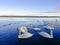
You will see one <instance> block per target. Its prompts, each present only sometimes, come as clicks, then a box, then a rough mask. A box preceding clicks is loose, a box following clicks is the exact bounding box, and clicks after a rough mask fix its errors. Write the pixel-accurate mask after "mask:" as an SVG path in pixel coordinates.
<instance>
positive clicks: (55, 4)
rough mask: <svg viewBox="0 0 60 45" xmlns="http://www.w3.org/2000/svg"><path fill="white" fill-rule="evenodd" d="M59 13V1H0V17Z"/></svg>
mask: <svg viewBox="0 0 60 45" xmlns="http://www.w3.org/2000/svg"><path fill="white" fill-rule="evenodd" d="M50 12H51V13H53V12H54V13H60V0H0V15H27V14H35V13H50Z"/></svg>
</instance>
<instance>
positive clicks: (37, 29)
mask: <svg viewBox="0 0 60 45" xmlns="http://www.w3.org/2000/svg"><path fill="white" fill-rule="evenodd" d="M32 29H34V30H36V31H39V30H41V29H40V28H32Z"/></svg>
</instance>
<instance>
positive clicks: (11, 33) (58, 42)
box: [0, 21, 60, 45]
mask: <svg viewBox="0 0 60 45" xmlns="http://www.w3.org/2000/svg"><path fill="white" fill-rule="evenodd" d="M28 24H29V22H28V21H26V22H23V21H22V22H21V21H20V22H17V21H15V22H14V21H10V22H9V21H0V45H49V44H51V45H60V26H58V25H57V26H55V29H54V38H53V39H48V38H44V37H42V36H40V35H39V34H38V33H37V32H36V31H34V30H32V29H28V30H29V32H30V33H32V34H34V35H33V36H32V37H31V38H28V39H18V30H17V28H18V27H20V26H26V27H28ZM33 24H34V23H33ZM46 25H48V23H47V24H44V25H38V23H35V24H34V26H32V27H39V28H41V30H42V31H45V32H48V33H49V31H48V30H46V29H45V28H44V26H46Z"/></svg>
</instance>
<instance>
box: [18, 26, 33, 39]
mask: <svg viewBox="0 0 60 45" xmlns="http://www.w3.org/2000/svg"><path fill="white" fill-rule="evenodd" d="M18 31H19V35H18V38H22V39H23V38H30V37H32V36H33V34H31V33H29V32H28V30H27V28H26V27H24V26H23V27H19V28H18Z"/></svg>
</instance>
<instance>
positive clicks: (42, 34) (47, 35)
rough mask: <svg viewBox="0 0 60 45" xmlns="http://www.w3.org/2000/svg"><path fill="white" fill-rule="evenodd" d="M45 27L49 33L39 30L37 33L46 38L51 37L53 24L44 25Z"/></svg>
mask: <svg viewBox="0 0 60 45" xmlns="http://www.w3.org/2000/svg"><path fill="white" fill-rule="evenodd" d="M45 28H46V29H49V30H50V34H48V33H46V32H39V34H40V35H41V36H43V37H46V38H53V30H54V26H53V25H51V26H45Z"/></svg>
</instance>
